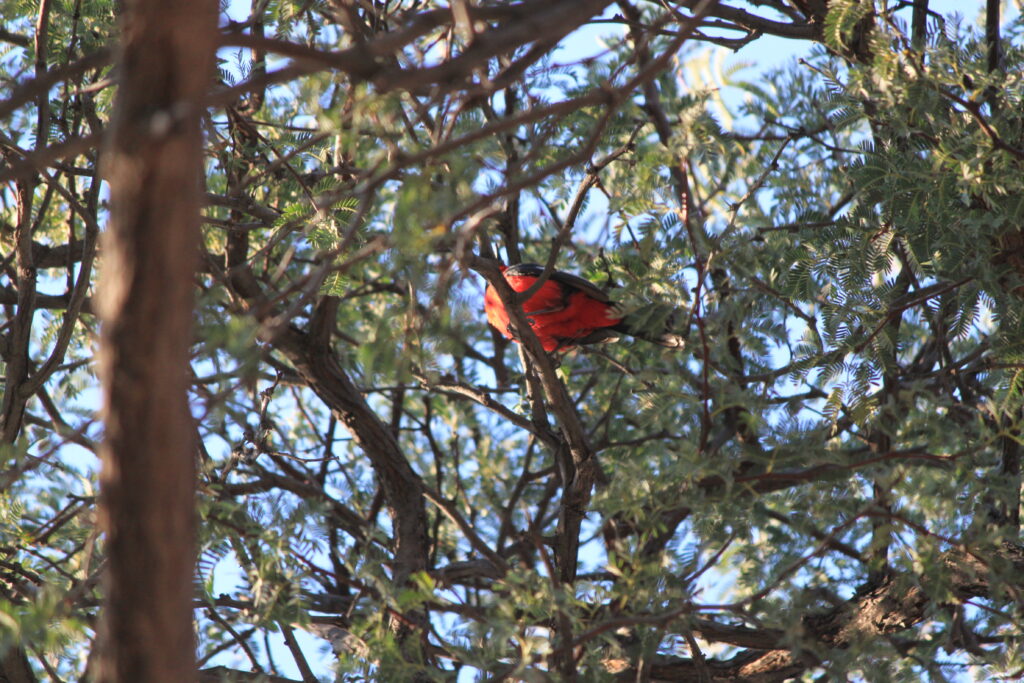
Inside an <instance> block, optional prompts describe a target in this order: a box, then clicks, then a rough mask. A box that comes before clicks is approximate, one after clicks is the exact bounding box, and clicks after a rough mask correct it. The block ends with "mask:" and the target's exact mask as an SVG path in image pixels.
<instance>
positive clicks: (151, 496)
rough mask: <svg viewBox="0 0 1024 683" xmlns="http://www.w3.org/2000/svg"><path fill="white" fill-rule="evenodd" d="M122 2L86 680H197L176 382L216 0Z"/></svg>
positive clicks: (185, 421) (188, 482) (103, 289)
mask: <svg viewBox="0 0 1024 683" xmlns="http://www.w3.org/2000/svg"><path fill="white" fill-rule="evenodd" d="M124 9H125V13H124V23H123V30H124V33H123V38H122V41H123V42H122V46H121V55H120V69H119V91H118V95H117V97H118V99H117V102H116V104H115V111H114V116H113V122H112V125H111V133H110V135H111V137H110V139H109V141H108V146H107V150H106V153H107V156H106V167H107V177H108V180H109V181H110V188H111V191H110V194H111V218H110V226H109V228H108V230H107V234H106V235H105V240H106V241H105V242H104V244H103V247H104V248H103V269H102V273H101V280H100V294H99V296H100V300H99V307H100V314H101V317H102V320H103V328H102V336H101V345H100V349H101V350H100V372H101V378H102V380H103V383H104V387H105V397H104V419H105V429H106V433H105V436H106V440H105V443H104V445H103V448H102V460H103V471H102V475H101V485H102V505H101V521H102V525H103V528H104V530H105V532H106V549H107V553H108V556H109V569H108V572H107V576H106V593H107V602H106V607H105V610H104V614H103V619H102V629H101V634H102V635H101V638H102V640H101V645H100V647H101V650H100V653H99V657H98V660H97V671H96V680H99V681H105V682H112V681H123V682H127V681H147V683H160V682H162V681H168V682H171V681H174V682H175V683H177V682H180V681H189V680H193V681H194V680H195V679H196V671H195V662H194V657H195V654H194V646H193V641H194V639H193V632H192V631H193V630H192V608H191V602H192V574H193V567H194V561H195V551H194V526H195V524H194V519H193V514H194V513H193V497H194V491H195V483H194V481H195V467H194V454H195V443H194V437H193V435H194V434H195V429H194V427H193V425H192V419H191V416H190V414H189V410H188V402H187V389H188V377H189V372H188V367H189V344H190V340H191V337H192V308H193V277H194V272H195V266H196V258H197V254H198V248H199V222H198V216H199V200H200V173H201V169H202V156H201V142H202V134H201V128H200V119H201V116H202V112H203V106H202V98H203V95H204V93H205V92H206V90H207V88H208V86H209V83H210V79H211V75H212V65H213V55H214V44H215V37H216V21H217V3H216V2H215V0H180V1H179V2H160V1H159V0H127V1H126V2H125V4H124Z"/></svg>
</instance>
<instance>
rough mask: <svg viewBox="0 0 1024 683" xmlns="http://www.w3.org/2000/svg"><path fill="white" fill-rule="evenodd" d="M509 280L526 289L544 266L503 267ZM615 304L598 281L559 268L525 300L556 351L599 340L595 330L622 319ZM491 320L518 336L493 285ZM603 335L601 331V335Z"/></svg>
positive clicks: (541, 335)
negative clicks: (596, 337)
mask: <svg viewBox="0 0 1024 683" xmlns="http://www.w3.org/2000/svg"><path fill="white" fill-rule="evenodd" d="M502 272H503V273H504V275H505V281H506V282H508V284H509V286H510V287H511V288H512V289H513V290H514V291H516V292H525V291H526V290H527V289H529V288H530V287H531V285H533V283H534V282H536V281H537V278H539V277H540V275H541V273H543V272H544V268H543V267H542V266H539V265H537V264H535V263H521V264H519V265H515V266H511V267H507V268H506V267H504V266H503V267H502ZM612 309H613V306H612V303H611V301H610V300H609V298H608V295H607V294H605V293H604V291H602V290H601V289H600V288H599V287H597V285H595V284H593V283H592V282H589V281H587V280H584V279H583V278H580V277H577V276H575V275H572V274H571V273H563V272H561V271H555V272H553V273H552V274H551V277H549V278H548V280H547V282H545V283H544V284H543V286H541V288H540V289H539V290H537V291H536V292H535V293H534V294H533V296H531V297H530V298H529V299H528V300H527V301H525V302H524V303H523V312H524V313H526V317H527V319H528V320H529V321H530V327H531V328H533V331H534V334H536V335H537V338H538V339H539V340H540V343H541V345H542V346H543V347H544V350H545V351H555V350H558V349H564V348H566V347H569V346H574V345H576V344H580V343H588V342H589V341H596V339H594V338H593V336H594V333H595V332H598V331H600V330H602V329H604V328H608V327H613V326H615V325H618V324H619V323H620V322H621V320H622V319H621V318H619V317H616V316H615V315H614V312H613V310H612ZM484 310H485V311H486V313H487V322H489V323H490V324H491V325H493V326H494V327H495V328H496V329H497V330H498V331H499V332H501V333H502V334H503V335H505V336H506V337H508V338H509V339H514V338H515V337H514V335H513V332H512V330H510V329H509V316H508V311H506V310H505V306H504V304H502V302H501V298H500V297H499V296H498V293H497V292H496V291H495V290H494V288H493V287H491V286H490V285H488V287H487V291H486V292H485V293H484ZM598 336H600V335H598Z"/></svg>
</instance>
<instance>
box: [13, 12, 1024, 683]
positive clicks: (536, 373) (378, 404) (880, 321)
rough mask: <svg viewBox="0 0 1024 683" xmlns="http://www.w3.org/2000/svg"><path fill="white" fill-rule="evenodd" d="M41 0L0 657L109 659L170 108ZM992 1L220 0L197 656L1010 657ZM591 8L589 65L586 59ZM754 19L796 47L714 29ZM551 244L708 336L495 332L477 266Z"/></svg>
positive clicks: (200, 287)
mask: <svg viewBox="0 0 1024 683" xmlns="http://www.w3.org/2000/svg"><path fill="white" fill-rule="evenodd" d="M51 3H52V6H50V8H49V11H39V8H36V7H34V6H33V7H29V6H26V5H25V4H24V3H15V2H12V3H7V5H5V6H4V15H5V17H6V16H11V17H14V19H12V20H11V21H9V22H8V25H7V27H6V28H5V29H4V31H3V33H0V40H2V41H4V43H5V45H7V46H8V48H9V49H8V50H7V52H6V53H4V55H3V57H2V58H0V59H2V64H3V66H4V73H5V82H6V83H7V84H9V86H10V87H9V90H8V93H7V95H6V98H5V99H4V100H3V102H2V103H0V116H3V117H4V122H5V125H4V130H5V131H6V132H5V133H3V137H2V138H0V146H2V148H3V151H4V161H5V165H4V167H3V168H0V179H2V180H3V182H4V183H5V185H4V191H3V192H2V193H0V198H2V201H3V202H4V204H3V212H4V214H3V216H4V223H3V225H2V226H0V229H2V237H3V244H4V261H3V264H4V270H3V273H2V275H0V278H2V280H0V303H2V305H3V306H4V307H5V313H6V315H5V318H4V323H3V334H4V337H3V340H4V341H3V345H2V348H0V351H2V354H3V361H4V371H5V380H6V384H5V393H4V402H3V427H2V430H3V432H2V433H3V436H4V443H5V450H4V451H3V457H4V458H5V465H4V471H3V474H2V482H3V498H2V503H3V507H2V511H3V514H2V516H0V520H2V524H3V527H2V528H3V531H2V533H3V543H2V552H3V557H2V558H0V560H2V561H0V577H2V581H0V586H2V587H3V602H2V603H0V604H2V605H3V610H2V615H3V616H2V620H3V621H2V623H3V631H2V633H3V644H4V646H5V647H6V653H7V654H6V655H5V657H4V658H3V660H2V661H0V667H2V674H3V675H4V676H6V677H7V678H8V679H10V680H35V679H37V678H39V677H41V676H43V675H48V676H50V678H51V679H54V680H58V679H59V680H67V679H73V680H77V679H80V678H81V677H82V676H83V675H86V674H87V673H88V671H87V669H88V662H89V659H90V656H91V655H92V653H93V652H94V651H95V650H94V640H95V637H96V620H97V618H98V610H99V606H100V605H101V604H102V601H103V599H104V590H103V588H102V584H101V583H100V582H99V580H98V579H99V576H100V575H101V573H102V572H103V571H104V566H105V564H106V559H105V558H106V557H107V556H108V555H109V554H110V553H112V552H114V548H113V547H112V543H111V539H109V538H107V537H106V536H105V535H104V534H103V533H100V532H99V531H97V529H96V527H95V522H94V519H95V511H96V476H97V475H96V470H97V467H96V462H95V459H94V457H93V455H94V454H95V453H96V452H97V450H98V443H99V442H100V441H101V440H102V439H103V438H104V434H105V433H106V435H108V436H109V435H110V430H109V428H107V430H106V432H105V431H104V428H103V427H102V426H101V425H100V424H99V422H98V421H97V418H96V415H97V401H96V393H95V391H94V388H95V387H96V384H97V383H96V379H95V375H94V372H95V369H94V366H93V361H92V355H93V346H94V344H93V341H94V339H95V337H96V335H97V332H98V330H97V322H96V318H95V317H94V304H93V296H92V293H93V279H94V278H93V272H94V270H95V269H94V265H96V266H97V267H98V268H99V269H102V268H103V267H104V265H105V264H106V263H107V261H108V260H109V258H110V254H107V253H106V251H105V249H106V247H105V246H104V247H101V248H100V250H99V251H98V250H97V248H96V243H97V235H98V233H99V231H100V226H101V225H102V224H104V223H105V222H106V220H107V210H106V204H105V195H104V193H103V192H102V190H101V182H102V178H103V177H104V176H103V174H104V173H106V172H107V171H106V168H105V166H104V164H105V163H109V159H107V160H105V159H104V158H103V157H104V155H103V153H102V152H101V147H100V146H99V141H100V140H101V139H102V137H103V136H104V135H106V132H107V131H108V129H109V128H110V127H111V125H112V124H111V123H110V121H111V116H110V106H111V102H112V101H113V98H114V93H115V90H116V89H118V88H120V89H121V90H122V91H127V92H120V93H119V95H118V96H120V97H127V96H129V95H131V94H132V93H133V92H136V90H138V91H143V90H145V86H144V85H137V84H135V83H134V82H133V81H132V80H130V78H129V77H128V75H127V73H126V72H125V71H123V70H122V71H121V72H119V71H118V70H113V71H112V70H111V63H112V55H113V54H114V53H115V50H116V47H117V41H118V40H119V38H118V36H117V33H116V31H115V30H114V26H115V20H114V16H113V7H112V5H111V4H109V3H106V2H96V1H90V0H76V2H69V1H67V2H66V1H65V0H50V3H43V4H44V6H46V5H48V4H51ZM1000 9H1001V7H1000V3H998V2H995V1H989V2H987V3H986V6H985V8H984V11H982V12H981V14H980V18H979V22H980V23H979V25H977V26H975V25H974V24H972V23H970V20H971V19H973V18H969V19H968V20H965V19H963V18H960V17H957V16H956V15H953V14H941V13H938V12H936V11H934V9H933V7H932V6H930V4H929V3H928V2H927V0H915V1H914V2H912V3H889V4H887V3H885V2H868V1H867V0H861V1H859V2H858V1H857V0H833V2H829V3H825V2H812V1H807V2H782V1H775V0H766V1H764V2H758V3H749V4H744V3H741V2H731V1H730V2H722V1H720V2H714V1H710V0H679V1H676V2H669V3H646V2H630V1H628V0H624V1H622V2H618V3H610V2H597V1H596V0H595V1H580V0H545V1H543V2H541V1H540V0H521V1H520V2H512V3H494V4H488V3H473V2H465V1H460V2H453V3H451V6H446V5H441V4H435V3H430V2H420V1H417V2H378V3H362V2H348V1H347V0H334V1H332V2H308V3H291V2H283V1H275V2H269V3H268V2H262V1H256V2H253V4H252V7H251V8H250V9H249V11H248V13H247V14H246V16H244V17H243V16H241V14H238V15H237V16H236V15H235V14H234V13H235V12H236V11H237V7H236V6H234V5H232V6H231V7H230V8H229V11H231V12H232V16H233V17H234V18H229V17H227V16H225V17H222V21H221V24H222V25H221V29H220V34H219V46H220V51H219V53H218V54H219V58H220V60H221V62H220V67H221V68H220V72H219V82H218V83H217V84H216V85H215V86H214V87H212V88H210V89H209V92H208V93H207V95H206V102H205V105H206V107H207V112H208V117H207V118H206V119H205V121H204V127H205V143H204V144H205V157H204V158H205V160H206V180H205V182H206V187H205V199H206V202H205V206H204V207H203V208H202V244H201V249H200V265H199V267H198V269H197V272H196V273H195V276H194V281H193V282H192V284H193V286H194V288H195V292H196V296H197V304H196V314H195V331H194V335H193V337H192V338H191V340H190V342H191V347H190V348H191V378H190V379H191V386H190V388H189V405H190V407H191V413H192V418H193V422H194V426H193V427H191V428H192V429H194V430H195V435H196V439H197V442H198V445H199V447H198V453H197V455H196V458H197V460H196V466H197V472H198V474H197V477H196V489H197V492H198V494H197V501H198V502H197V507H198V515H199V520H200V521H199V525H198V549H197V552H198V555H197V560H196V562H195V583H194V593H193V596H192V603H191V608H192V609H193V614H194V618H195V623H196V626H197V642H198V645H197V651H198V655H197V660H198V664H197V669H198V670H199V671H200V672H201V673H200V678H201V680H204V681H205V680H209V681H215V680H222V679H223V680H258V679H259V678H260V676H264V678H269V679H270V680H290V679H292V678H294V676H296V675H298V676H300V677H301V678H302V680H304V681H313V680H316V679H317V676H319V677H321V678H323V677H330V675H331V673H330V670H329V668H330V666H331V664H329V663H328V662H334V663H335V664H336V666H337V667H338V669H339V672H340V673H339V675H340V676H341V677H342V679H343V680H353V681H354V680H365V679H373V680H380V681H406V680H410V681H413V680H416V681H419V680H423V681H427V680H455V679H456V678H458V679H459V680H467V679H472V677H473V676H474V675H478V676H479V677H480V678H481V679H482V680H528V681H542V680H624V681H625V680H629V681H634V680H649V681H688V680H694V681H707V680H756V681H774V680H785V679H788V678H794V677H795V678H800V677H803V678H807V679H812V678H818V677H822V676H824V677H826V678H854V679H860V680H871V681H874V680H890V679H901V680H921V679H928V680H932V679H935V680H946V679H949V678H956V677H963V676H966V675H968V674H970V673H972V672H973V673H976V674H977V675H978V676H982V677H995V676H1001V675H1016V674H1017V673H1018V672H1019V671H1020V670H1021V668H1022V666H1024V660H1022V655H1021V654H1020V652H1019V647H1020V642H1021V637H1020V636H1021V633H1020V627H1019V625H1018V620H1019V610H1020V608H1021V607H1022V602H1021V597H1020V594H1021V591H1022V589H1024V581H1022V579H1021V577H1022V576H1024V546H1022V544H1021V541H1020V486H1021V481H1020V455H1021V454H1020V448H1021V435H1020V427H1021V419H1022V415H1021V409H1022V395H1021V394H1022V388H1024V387H1022V375H1021V370H1022V368H1024V366H1022V358H1024V349H1022V348H1021V341H1022V323H1021V312H1022V298H1021V292H1022V291H1024V289H1022V287H1024V282H1022V281H1021V280H1022V276H1024V257H1022V253H1024V232H1022V230H1024V228H1022V226H1024V187H1022V185H1024V173H1022V172H1021V171H1022V161H1024V127H1022V115H1021V112H1022V111H1024V102H1022V95H1024V87H1022V76H1021V74H1022V73H1024V69H1022V66H1024V53H1022V47H1024V45H1022V43H1024V41H1022V29H1024V24H1022V22H1021V19H1020V17H1019V14H1018V15H1017V16H1015V17H1013V18H1011V19H1009V20H1004V19H1003V18H1002V17H1001V16H1000ZM584 26H590V27H591V29H592V30H593V29H594V28H596V29H600V30H604V31H606V37H605V38H604V42H603V47H602V49H601V51H600V52H599V53H597V54H596V55H587V56H583V57H574V56H573V54H572V52H571V51H570V52H567V51H565V50H560V46H565V45H567V44H568V45H572V44H574V43H573V41H574V38H573V36H574V35H577V34H576V32H577V31H578V30H579V29H580V28H581V27H584ZM765 36H775V37H778V38H783V39H786V40H789V41H794V42H795V43H796V44H799V46H800V49H801V50H802V51H803V53H804V56H803V57H802V59H800V60H793V62H792V63H790V64H788V65H786V66H784V67H782V68H779V69H775V70H770V71H767V72H763V73H757V74H756V75H746V74H745V72H734V71H733V72H730V71H723V70H722V69H721V68H719V67H720V62H719V61H717V60H718V57H717V55H718V54H719V53H717V52H713V51H710V50H709V46H724V47H726V48H732V49H739V48H742V47H743V46H746V45H749V44H751V43H753V44H758V41H762V40H764V39H765ZM576 44H578V43H576ZM151 47H152V49H153V50H158V49H159V46H155V45H154V46H151ZM741 56H742V52H741ZM748 71H749V70H748ZM748 79H749V80H748ZM723 88H724V89H732V91H733V92H737V91H738V92H741V93H742V94H743V98H742V100H740V99H739V98H737V97H722V96H721V95H720V92H721V89H723ZM136 94H138V93H137V92H136ZM138 154H139V155H140V157H141V156H143V155H144V154H145V151H144V150H142V149H140V150H138ZM115 198H116V195H115ZM523 261H533V262H537V263H542V264H547V265H548V266H549V267H558V268H561V269H565V270H571V271H574V272H578V273H580V274H582V275H584V276H586V277H588V278H589V279H591V280H593V281H595V282H597V283H599V284H600V285H601V286H605V287H608V288H609V291H610V292H611V293H612V296H613V297H614V299H615V301H616V302H617V303H618V305H619V306H620V308H621V309H622V310H623V312H624V313H626V314H630V315H633V316H634V319H638V320H640V321H643V320H647V321H648V324H649V325H651V326H652V327H653V326H657V325H659V324H662V323H663V322H664V321H665V320H666V319H668V320H670V321H671V322H672V324H673V325H674V326H675V328H676V329H677V331H678V332H679V333H680V334H684V335H686V336H687V338H688V345H687V347H686V348H685V349H684V350H681V351H680V350H678V349H674V350H668V349H661V348H659V347H653V346H650V345H645V344H644V342H642V341H637V342H635V343H633V342H621V343H618V344H614V345H606V346H597V347H590V348H585V349H578V350H573V351H570V352H567V353H561V354H556V355H548V354H545V353H544V352H543V351H542V350H541V349H540V347H539V345H538V343H537V340H536V339H535V338H533V336H532V335H531V334H530V333H529V331H528V328H527V326H526V325H525V324H522V323H523V322H524V321H522V320H521V319H520V323H521V324H520V325H519V326H518V327H519V329H520V330H521V337H522V338H521V342H522V344H521V345H517V344H515V343H511V342H509V341H507V340H506V339H504V337H502V336H501V335H500V334H498V333H497V332H496V331H495V330H492V329H489V328H487V326H486V324H485V322H484V317H483V314H482V312H481V310H480V309H481V299H482V291H483V286H484V284H485V283H487V282H489V283H491V284H494V285H495V286H500V284H501V282H502V280H501V277H500V274H499V270H498V268H497V266H498V264H499V262H504V263H508V262H513V263H518V262H523ZM172 284H178V285H181V284H182V283H181V282H176V283H168V287H169V290H170V288H171V285H172ZM506 294H507V292H506ZM167 306H168V307H169V308H171V307H172V306H171V303H170V302H168V303H167ZM178 310H180V308H179V309H178ZM672 312H674V313H672ZM513 317H515V314H513ZM142 332H143V331H142V330H140V333H142ZM150 332H152V331H150ZM142 493H143V494H145V493H146V492H145V491H143V492H142ZM232 567H234V568H235V572H236V578H235V579H230V580H229V581H230V583H228V587H225V580H224V579H223V578H222V577H221V575H222V574H223V573H224V572H225V571H227V572H228V573H229V574H230V569H231V568H232ZM236 584H237V585H236ZM111 590H113V587H112V588H111ZM303 633H305V634H307V635H309V634H311V635H312V636H313V637H315V638H317V639H319V640H320V641H321V642H323V643H326V644H329V646H330V648H331V651H332V652H331V655H330V657H326V658H324V657H321V658H319V659H318V658H316V657H315V656H314V655H315V654H316V652H315V647H313V648H311V647H309V646H308V645H303V643H304V642H307V641H305V640H303V637H300V634H303ZM274 634H280V635H279V637H280V638H281V642H282V643H283V645H282V647H281V648H276V647H272V646H270V645H269V644H268V643H270V639H271V637H272V636H273V637H278V636H276V635H274ZM285 651H287V652H288V653H289V654H290V656H291V658H292V659H293V660H294V666H292V665H291V663H289V664H288V666H287V668H285V665H284V664H283V662H282V661H281V657H282V653H283V652H285ZM89 671H91V670H89ZM289 671H297V672H298V673H297V674H294V673H289ZM460 673H461V674H463V675H462V676H460Z"/></svg>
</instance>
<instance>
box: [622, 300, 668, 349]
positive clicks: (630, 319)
mask: <svg viewBox="0 0 1024 683" xmlns="http://www.w3.org/2000/svg"><path fill="white" fill-rule="evenodd" d="M682 318H683V313H682V311H680V310H679V309H677V308H674V307H672V306H667V305H664V304H651V305H650V306H644V307H643V308H640V309H638V310H636V311H633V312H632V313H630V314H629V315H627V316H626V317H625V318H623V319H622V322H620V323H619V324H618V325H615V326H614V327H613V328H611V329H613V330H616V331H618V332H624V333H625V334H628V335H630V336H632V337H636V338H637V339H643V340H644V341H649V342H651V343H652V344H658V345H659V346H664V347H666V348H670V349H679V348H682V347H684V346H686V336H685V335H684V334H681V333H680V332H679V331H678V329H679V327H680V326H681V324H682Z"/></svg>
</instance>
